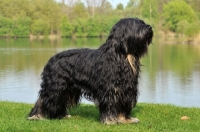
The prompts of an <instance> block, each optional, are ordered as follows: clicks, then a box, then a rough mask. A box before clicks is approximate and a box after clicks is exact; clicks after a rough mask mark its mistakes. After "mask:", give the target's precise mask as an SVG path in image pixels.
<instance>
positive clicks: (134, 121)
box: [126, 117, 140, 124]
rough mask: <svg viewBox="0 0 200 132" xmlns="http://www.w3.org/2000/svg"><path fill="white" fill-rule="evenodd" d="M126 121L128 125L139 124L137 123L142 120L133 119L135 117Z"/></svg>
mask: <svg viewBox="0 0 200 132" xmlns="http://www.w3.org/2000/svg"><path fill="white" fill-rule="evenodd" d="M126 121H127V122H128V123H133V124H137V123H139V122H140V120H139V119H138V118H133V117H130V118H128V119H126Z"/></svg>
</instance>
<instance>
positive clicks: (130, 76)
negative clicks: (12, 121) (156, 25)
mask: <svg viewBox="0 0 200 132" xmlns="http://www.w3.org/2000/svg"><path fill="white" fill-rule="evenodd" d="M152 37H153V31H152V28H151V26H150V25H147V24H145V23H144V22H143V21H142V20H140V19H138V18H125V19H121V20H120V21H119V22H117V23H116V24H115V25H114V26H113V28H112V30H111V32H110V35H109V37H108V39H107V40H106V42H105V43H104V44H103V45H101V46H100V47H99V48H98V49H95V50H93V49H74V50H67V51H63V52H61V53H58V54H56V55H55V56H53V57H52V58H51V59H50V60H49V62H48V63H47V64H46V66H45V67H44V71H43V73H42V83H41V90H40V92H39V98H38V100H37V102H36V104H35V106H34V108H33V109H32V110H31V112H30V114H29V118H28V119H41V118H49V119H54V118H59V119H60V118H63V117H65V116H66V115H67V114H68V112H67V111H68V110H69V109H70V108H71V107H73V106H76V105H77V104H78V103H79V101H80V98H81V96H83V97H85V98H87V99H89V100H91V101H94V102H95V104H97V107H98V109H99V113H100V121H101V122H102V123H107V124H110V123H137V122H138V121H139V120H137V119H135V118H131V117H130V113H131V110H132V108H133V107H134V106H135V105H136V102H137V96H138V89H137V85H138V77H139V72H140V61H139V59H140V57H141V56H142V55H144V54H145V53H146V52H147V48H148V45H149V44H150V43H151V41H152Z"/></svg>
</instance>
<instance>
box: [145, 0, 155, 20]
mask: <svg viewBox="0 0 200 132" xmlns="http://www.w3.org/2000/svg"><path fill="white" fill-rule="evenodd" d="M142 16H143V17H145V18H149V19H152V18H154V19H155V18H157V17H158V3H157V0H143V5H142Z"/></svg>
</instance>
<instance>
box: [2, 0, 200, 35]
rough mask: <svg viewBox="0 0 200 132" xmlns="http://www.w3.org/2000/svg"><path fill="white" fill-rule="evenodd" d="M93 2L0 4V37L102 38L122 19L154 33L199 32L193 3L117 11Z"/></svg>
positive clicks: (142, 0)
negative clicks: (134, 21)
mask: <svg viewBox="0 0 200 132" xmlns="http://www.w3.org/2000/svg"><path fill="white" fill-rule="evenodd" d="M95 1H96V2H95ZM95 1H93V0H91V1H90V2H95V4H94V3H88V4H89V5H84V3H83V2H84V0H76V1H73V4H70V2H69V1H68V3H67V2H66V1H65V2H66V3H67V4H69V5H67V4H65V3H62V4H61V3H58V1H57V0H0V9H1V10H0V22H1V23H0V36H5V37H28V36H29V34H33V35H49V34H58V35H60V34H61V35H62V36H63V37H70V36H73V35H74V36H77V37H97V36H105V35H108V33H109V31H110V29H111V27H112V26H113V24H114V22H116V21H118V20H119V19H120V18H124V17H139V18H141V19H145V21H148V22H150V24H151V25H158V26H154V30H156V29H162V28H161V27H162V25H164V27H165V28H166V29H167V30H168V29H169V30H171V31H174V32H177V33H181V34H186V35H187V36H194V35H196V34H197V33H198V31H199V30H200V29H199V28H195V26H198V24H197V21H198V17H199V16H200V15H199V14H200V12H199V11H200V10H199V8H198V7H199V4H196V3H197V2H196V1H195V0H173V1H171V0H129V2H128V3H127V6H126V8H124V6H123V5H122V4H121V3H119V4H118V5H117V7H116V9H113V8H112V6H111V3H110V2H108V1H107V0H106V1H100V0H95ZM185 1H186V2H187V3H186V2H185ZM198 1H199V0H198ZM71 2H72V1H71ZM98 2H102V3H98ZM163 7H164V8H163ZM193 8H194V9H193ZM195 11H196V12H195ZM161 16H163V17H161ZM199 18H200V17H199ZM184 24H186V25H187V26H186V25H184Z"/></svg>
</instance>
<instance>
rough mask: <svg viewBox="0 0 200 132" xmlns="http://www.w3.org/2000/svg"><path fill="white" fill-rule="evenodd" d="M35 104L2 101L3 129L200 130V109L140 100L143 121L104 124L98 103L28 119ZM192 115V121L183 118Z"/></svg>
mask: <svg viewBox="0 0 200 132" xmlns="http://www.w3.org/2000/svg"><path fill="white" fill-rule="evenodd" d="M32 107H33V104H24V103H13V102H3V101H0V132H29V131H33V132H52V131H53V132H159V131H162V132H173V131H176V132H198V131H199V132H200V108H184V107H177V106H173V105H161V104H146V103H138V104H137V106H136V108H135V109H133V111H132V116H133V117H137V118H139V119H140V123H139V124H120V125H110V126H109V125H104V124H101V123H100V122H99V113H98V110H97V109H96V107H95V106H94V105H83V104H81V105H80V106H78V107H76V108H73V109H71V111H70V114H71V115H72V117H71V118H70V119H61V120H40V121H30V120H26V118H27V115H28V113H29V111H30V109H31V108H32ZM182 116H188V117H189V118H190V119H189V120H184V121H183V120H181V119H180V118H181V117H182Z"/></svg>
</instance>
